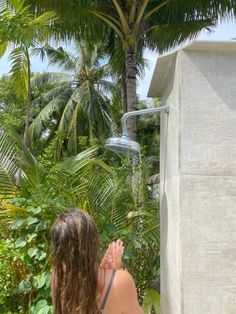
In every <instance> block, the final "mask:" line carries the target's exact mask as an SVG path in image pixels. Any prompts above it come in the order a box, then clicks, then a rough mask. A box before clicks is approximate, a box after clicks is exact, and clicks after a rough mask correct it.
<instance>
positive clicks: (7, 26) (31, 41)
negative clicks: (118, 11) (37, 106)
mask: <svg viewBox="0 0 236 314" xmlns="http://www.w3.org/2000/svg"><path fill="white" fill-rule="evenodd" d="M54 19H55V13H53V12H45V13H43V14H41V15H39V16H35V14H32V13H30V11H29V6H25V1H24V0H5V1H2V2H1V5H0V24H1V27H0V57H1V56H2V55H3V54H4V53H5V51H6V50H7V48H8V47H9V46H10V45H13V49H12V50H11V52H10V56H9V59H10V61H11V70H10V74H11V77H12V82H13V85H14V87H15V89H16V92H17V94H18V96H19V97H22V98H23V99H24V101H25V131H24V142H25V143H27V144H28V129H29V123H30V115H31V68H30V49H31V48H32V47H35V46H36V45H37V44H38V43H39V42H40V41H44V40H46V39H47V38H48V36H49V32H50V28H51V27H52V21H53V20H54ZM49 26H50V28H49Z"/></svg>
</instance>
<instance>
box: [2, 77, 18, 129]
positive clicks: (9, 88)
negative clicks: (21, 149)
mask: <svg viewBox="0 0 236 314" xmlns="http://www.w3.org/2000/svg"><path fill="white" fill-rule="evenodd" d="M0 121H1V125H2V126H5V127H7V126H12V127H14V128H16V129H17V131H18V132H19V133H22V134H23V132H24V131H23V129H24V101H23V99H22V98H21V97H19V96H18V95H17V94H16V92H15V89H14V85H13V83H12V80H11V78H10V77H9V76H6V75H3V76H1V77H0Z"/></svg>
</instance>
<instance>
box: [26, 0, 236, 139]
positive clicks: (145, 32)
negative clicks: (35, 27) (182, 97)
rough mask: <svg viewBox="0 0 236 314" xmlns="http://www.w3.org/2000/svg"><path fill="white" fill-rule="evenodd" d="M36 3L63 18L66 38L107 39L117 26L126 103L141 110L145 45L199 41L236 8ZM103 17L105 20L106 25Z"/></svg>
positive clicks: (171, 2)
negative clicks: (139, 72) (138, 89)
mask: <svg viewBox="0 0 236 314" xmlns="http://www.w3.org/2000/svg"><path fill="white" fill-rule="evenodd" d="M31 2H33V6H34V7H35V8H36V9H37V10H38V12H42V11H43V10H45V9H46V10H49V9H55V10H56V11H57V13H58V15H59V16H60V18H61V19H62V20H63V23H62V24H63V26H62V27H61V28H60V30H59V35H60V36H61V37H62V38H65V37H67V36H68V37H72V36H73V35H75V36H77V37H78V36H80V38H81V37H82V38H88V37H89V36H92V38H93V39H97V38H98V36H103V37H104V38H105V37H106V35H107V34H109V33H110V31H111V30H112V32H111V33H114V34H115V35H113V36H115V38H116V39H117V38H118V39H119V40H120V42H121V45H122V47H123V51H124V66H123V69H124V71H123V79H124V80H125V84H124V85H125V86H124V90H123V95H124V97H123V101H126V102H127V111H131V110H135V109H136V76H137V57H138V56H139V55H140V54H142V52H143V48H145V47H147V48H150V49H157V50H159V51H160V52H161V51H164V50H167V49H170V48H173V47H175V46H176V45H179V44H181V43H183V42H184V41H186V40H189V39H193V38H194V37H195V36H197V34H199V32H200V31H201V30H202V29H203V28H209V27H212V26H214V25H215V24H216V23H217V22H218V19H219V17H225V16H230V15H231V16H232V15H233V11H232V10H233V9H235V1H231V0H219V1H212V0H202V1H200V0H199V1H185V0H159V1H157V0H128V1H124V0H109V1H107V0H106V1H105V0H104V1H101V0H99V1H90V0H89V1H76V2H75V1H71V2H70V3H68V1H66V0H60V1H59V0H58V1H52V0H51V1H50V0H49V1H44V0H40V1H35V0H34V1H31ZM65 11H66V12H67V13H66V14H65ZM95 17H97V19H96V18H95ZM99 20H101V21H103V22H104V23H105V24H104V27H102V25H101V23H99ZM75 21H76V23H75ZM75 28H76V29H75ZM96 28H97V31H96ZM104 31H105V33H104ZM101 34H103V35H101ZM123 108H125V105H123ZM135 128H136V126H135V121H134V120H133V121H132V119H129V125H128V130H129V135H130V136H131V138H135V136H136V130H135Z"/></svg>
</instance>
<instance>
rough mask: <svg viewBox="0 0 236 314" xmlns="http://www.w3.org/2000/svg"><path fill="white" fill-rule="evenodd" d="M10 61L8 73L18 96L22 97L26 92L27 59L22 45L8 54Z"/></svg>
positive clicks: (24, 96)
mask: <svg viewBox="0 0 236 314" xmlns="http://www.w3.org/2000/svg"><path fill="white" fill-rule="evenodd" d="M9 59H10V61H11V70H10V75H11V76H12V80H13V83H14V84H13V85H14V86H15V89H16V92H17V94H18V95H19V96H22V97H23V98H24V99H25V98H26V96H27V92H28V84H27V82H28V66H29V64H28V60H27V56H26V52H25V50H24V49H23V48H22V47H16V48H14V49H13V50H12V51H11V53H10V56H9Z"/></svg>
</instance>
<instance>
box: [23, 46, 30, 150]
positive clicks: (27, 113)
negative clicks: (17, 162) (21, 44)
mask: <svg viewBox="0 0 236 314" xmlns="http://www.w3.org/2000/svg"><path fill="white" fill-rule="evenodd" d="M25 54H26V59H27V98H26V110H25V130H24V137H23V142H24V143H25V145H27V146H28V145H29V123H30V114H31V79H30V58H29V51H28V48H26V51H25Z"/></svg>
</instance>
